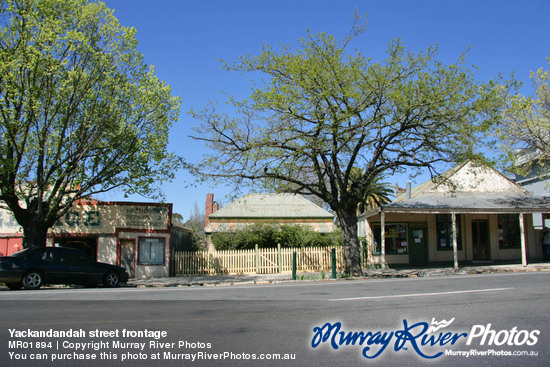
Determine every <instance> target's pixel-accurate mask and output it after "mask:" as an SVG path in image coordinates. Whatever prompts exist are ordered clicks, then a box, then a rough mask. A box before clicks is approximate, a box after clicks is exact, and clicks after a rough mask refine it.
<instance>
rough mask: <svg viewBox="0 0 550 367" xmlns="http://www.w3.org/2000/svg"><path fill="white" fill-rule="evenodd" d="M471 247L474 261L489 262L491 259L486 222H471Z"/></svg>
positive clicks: (487, 223)
mask: <svg viewBox="0 0 550 367" xmlns="http://www.w3.org/2000/svg"><path fill="white" fill-rule="evenodd" d="M472 247H473V248H472V249H473V257H474V260H489V259H490V258H491V254H490V251H489V222H488V221H486V220H474V221H472Z"/></svg>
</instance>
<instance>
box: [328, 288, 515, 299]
mask: <svg viewBox="0 0 550 367" xmlns="http://www.w3.org/2000/svg"><path fill="white" fill-rule="evenodd" d="M512 289H514V288H489V289H470V290H464V291H449V292H435V293H411V294H394V295H387V296H367V297H353V298H333V299H329V301H355V300H365V299H384V298H406V297H429V296H444V295H448V294H464V293H483V292H500V291H508V290H512Z"/></svg>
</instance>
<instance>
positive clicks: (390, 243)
mask: <svg viewBox="0 0 550 367" xmlns="http://www.w3.org/2000/svg"><path fill="white" fill-rule="evenodd" d="M372 231H373V233H374V241H375V245H374V246H375V248H374V253H375V254H379V253H380V252H381V244H382V242H381V238H382V226H381V225H380V224H375V225H374V226H373V227H372ZM384 237H385V253H386V254H406V253H407V225H406V224H386V225H385V236H384Z"/></svg>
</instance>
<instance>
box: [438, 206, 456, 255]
mask: <svg viewBox="0 0 550 367" xmlns="http://www.w3.org/2000/svg"><path fill="white" fill-rule="evenodd" d="M435 222H436V231H437V250H438V251H452V250H453V220H452V215H451V214H436V215H435ZM456 234H457V248H458V250H462V216H461V215H460V214H457V215H456Z"/></svg>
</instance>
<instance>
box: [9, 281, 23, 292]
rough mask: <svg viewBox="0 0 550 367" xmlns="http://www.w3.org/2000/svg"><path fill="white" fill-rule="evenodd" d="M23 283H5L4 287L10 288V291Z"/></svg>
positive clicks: (18, 287)
mask: <svg viewBox="0 0 550 367" xmlns="http://www.w3.org/2000/svg"><path fill="white" fill-rule="evenodd" d="M22 286H23V285H22V284H21V283H6V287H8V288H9V289H11V290H12V291H16V290H18V289H21V287H22Z"/></svg>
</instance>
